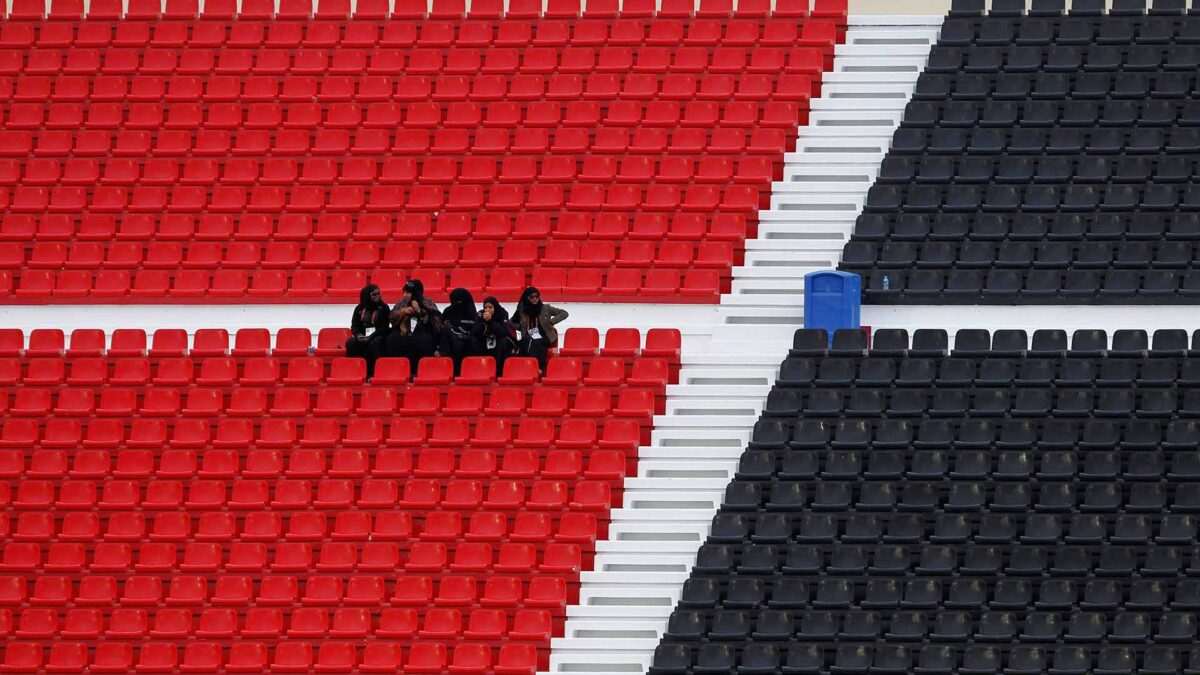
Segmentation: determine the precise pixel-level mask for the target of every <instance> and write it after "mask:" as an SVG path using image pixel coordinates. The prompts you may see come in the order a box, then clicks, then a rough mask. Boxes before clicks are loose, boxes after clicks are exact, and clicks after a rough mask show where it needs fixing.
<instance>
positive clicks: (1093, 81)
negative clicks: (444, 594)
mask: <svg viewBox="0 0 1200 675" xmlns="http://www.w3.org/2000/svg"><path fill="white" fill-rule="evenodd" d="M1192 84H1193V77H1192V75H1191V74H1190V73H1186V72H1155V73H1143V72H1129V73H1078V74H1067V73H1044V72H1043V73H997V74H994V75H985V74H980V73H957V74H947V73H930V72H924V73H921V75H920V77H918V78H917V85H916V88H915V91H914V92H913V98H914V99H916V100H935V99H942V98H949V99H963V100H969V99H979V100H982V99H987V98H994V99H1000V100H1024V99H1030V98H1032V99H1048V100H1052V99H1059V100H1061V99H1064V98H1068V97H1069V98H1082V99H1105V98H1109V97H1112V98H1118V99H1144V98H1146V97H1150V98H1187V97H1189V96H1191V95H1192V93H1193V89H1192Z"/></svg>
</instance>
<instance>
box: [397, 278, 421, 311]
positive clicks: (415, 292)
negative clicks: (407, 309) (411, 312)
mask: <svg viewBox="0 0 1200 675" xmlns="http://www.w3.org/2000/svg"><path fill="white" fill-rule="evenodd" d="M402 292H403V293H408V294H409V295H411V296H412V299H413V300H416V301H417V304H421V305H423V304H425V284H423V283H421V280H420V279H409V280H408V281H406V282H405V283H404V289H403V291H402Z"/></svg>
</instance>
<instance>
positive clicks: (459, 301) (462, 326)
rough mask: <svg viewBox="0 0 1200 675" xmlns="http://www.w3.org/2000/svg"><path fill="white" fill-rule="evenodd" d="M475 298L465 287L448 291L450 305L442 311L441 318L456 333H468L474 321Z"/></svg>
mask: <svg viewBox="0 0 1200 675" xmlns="http://www.w3.org/2000/svg"><path fill="white" fill-rule="evenodd" d="M476 314H477V312H476V309H475V298H473V297H471V292H470V291H468V290H467V289H465V288H456V289H454V290H452V291H450V306H449V307H447V308H446V309H445V310H444V311H443V312H442V320H443V321H445V322H446V326H447V327H448V328H450V330H452V331H455V332H458V333H463V334H466V333H470V332H471V326H472V325H474V323H475V315H476Z"/></svg>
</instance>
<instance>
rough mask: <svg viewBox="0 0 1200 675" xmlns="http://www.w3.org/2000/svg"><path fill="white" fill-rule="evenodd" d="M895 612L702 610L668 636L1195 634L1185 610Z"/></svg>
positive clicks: (1171, 637)
mask: <svg viewBox="0 0 1200 675" xmlns="http://www.w3.org/2000/svg"><path fill="white" fill-rule="evenodd" d="M1022 583H1025V582H1022ZM1002 607H1003V605H1002ZM898 614H900V616H899V618H895V617H894V616H893V615H891V613H882V612H871V611H848V612H837V611H822V610H820V609H815V610H809V611H786V610H775V609H768V610H762V611H759V612H746V611H738V610H724V611H717V612H715V613H713V614H712V615H711V616H708V617H705V616H704V614H703V613H701V612H694V611H687V610H682V611H678V612H676V613H675V614H673V615H672V616H671V619H670V622H669V624H668V627H667V636H668V637H669V638H671V639H675V640H681V641H698V640H699V639H700V638H699V637H698V636H700V635H704V636H706V637H707V638H708V639H709V640H714V641H715V640H720V641H739V640H744V639H746V637H747V635H749V636H751V637H752V638H753V639H755V640H788V639H797V640H801V641H806V640H807V641H813V642H820V641H825V640H835V639H837V640H844V641H848V642H849V641H866V642H875V641H877V640H880V639H884V640H886V641H887V642H900V643H903V642H910V641H929V642H935V643H936V642H965V641H972V642H982V643H991V644H997V645H999V644H1004V643H1010V644H1011V643H1016V644H1020V643H1022V642H1057V641H1058V640H1065V641H1067V642H1092V641H1101V640H1104V641H1108V642H1113V643H1143V642H1145V641H1146V640H1148V639H1155V640H1157V641H1161V642H1167V643H1171V642H1189V641H1191V639H1193V638H1195V636H1196V617H1195V615H1194V614H1190V613H1187V612H1170V613H1168V614H1166V615H1165V616H1163V617H1161V618H1159V617H1156V616H1152V615H1151V614H1149V613H1146V612H1126V613H1122V614H1119V615H1117V616H1116V617H1115V618H1110V617H1107V616H1105V615H1104V614H1102V613H1100V612H1088V611H1082V612H1078V613H1074V614H1071V615H1065V616H1064V615H1060V614H1058V613H1054V612H1031V613H1029V614H1025V613H1023V612H1022V613H1017V612H1001V611H987V612H982V613H980V615H979V616H978V617H975V616H973V615H972V614H971V613H968V612H960V611H952V610H951V611H946V612H941V613H938V614H936V615H934V616H932V617H930V616H925V613H923V612H909V611H905V612H899V613H898ZM893 623H894V624H895V628H893ZM1050 636H1056V637H1050Z"/></svg>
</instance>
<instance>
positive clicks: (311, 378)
mask: <svg viewBox="0 0 1200 675" xmlns="http://www.w3.org/2000/svg"><path fill="white" fill-rule="evenodd" d="M202 358H203V360H202V361H200V362H199V363H198V364H197V363H195V362H194V361H193V359H192V358H188V357H164V358H163V359H162V360H161V361H159V362H158V363H157V364H156V365H154V366H153V370H152V366H151V362H150V360H149V359H147V358H139V357H122V358H119V359H114V360H113V361H112V362H111V363H109V362H107V361H105V360H104V359H101V358H99V357H92V358H88V359H87V360H86V361H81V359H79V358H76V359H71V360H69V362H70V364H71V368H72V375H73V376H75V377H77V378H79V377H83V378H86V379H92V380H93V381H94V380H96V379H100V380H102V381H107V382H108V383H109V384H116V385H121V386H138V387H140V386H145V385H149V384H153V385H155V386H157V387H169V388H172V389H171V390H173V391H176V393H179V392H178V391H177V390H175V389H174V388H175V387H191V386H192V385H201V386H205V387H211V386H218V387H229V386H231V385H234V384H241V385H243V388H242V389H239V390H235V391H234V396H235V397H237V396H246V397H253V398H258V397H260V394H259V393H247V394H238V393H237V392H238V391H259V392H262V394H261V395H265V392H264V391H263V390H261V389H256V388H257V387H276V386H278V385H280V384H283V385H289V386H296V385H301V386H308V385H317V384H322V383H324V384H330V385H351V386H353V385H361V384H363V383H364V381H365V377H366V366H365V362H364V361H363V360H362V359H357V358H335V359H334V360H333V361H332V362H331V363H330V364H329V369H328V371H327V370H326V362H325V361H324V360H322V359H321V358H320V357H294V358H293V359H292V360H291V361H289V363H288V369H287V372H286V377H283V378H281V377H280V375H281V372H280V369H279V362H278V360H277V359H274V358H269V357H247V360H246V361H245V362H244V363H241V364H239V362H238V360H237V359H236V358H234V357H202ZM514 358H515V359H520V360H512V361H506V362H505V369H504V373H503V374H500V377H499V380H497V371H496V364H495V361H494V360H492V358H491V357H486V356H472V357H467V359H464V362H463V364H462V370H461V372H460V373H459V374H458V375H457V376H456V375H455V374H454V363H453V361H452V360H451V359H449V358H448V357H429V358H425V359H422V360H421V361H420V364H419V365H418V366H417V372H416V375H415V376H414V377H412V380H411V381H412V384H414V385H416V386H417V387H446V386H448V385H451V384H458V385H490V384H493V383H496V382H497V381H498V382H499V384H501V385H507V386H513V385H516V386H521V385H527V384H532V383H534V382H535V381H537V378H538V371H537V362H536V361H535V360H534V359H531V358H529V357H514ZM468 359H469V360H468ZM586 361H587V363H586V364H585V358H580V357H574V356H563V355H561V354H560V355H558V356H557V357H556V358H552V359H550V360H549V361H548V362H547V369H546V372H545V374H544V375H543V376H542V377H541V380H540V381H541V384H543V385H550V386H555V387H577V386H579V385H580V384H584V385H592V386H599V387H619V386H621V385H624V384H628V385H630V386H632V387H652V388H658V389H661V388H662V387H664V386H665V385H666V384H667V379H668V377H669V376H668V365H669V362H668V361H667V360H666V359H663V358H652V357H640V358H639V357H637V354H620V355H616V356H611V355H608V356H595V357H590V358H587V359H586ZM67 363H68V360H64V359H63V358H59V357H32V358H29V359H27V361H26V362H25V363H24V367H22V362H21V360H19V359H17V358H15V357H0V386H7V387H15V386H16V385H17V384H23V385H25V386H38V387H47V386H49V387H53V386H57V385H61V384H63V383H64V381H65V379H66V369H67ZM585 365H586V366H587V374H586V375H585V374H584V367H585ZM110 366H111V369H110ZM197 366H199V368H197ZM110 370H111V375H110ZM411 375H412V374H411V366H410V365H409V362H408V359H402V358H384V359H380V360H379V362H378V367H377V369H376V375H375V379H374V380H372V383H373V384H375V385H385V386H387V388H386V389H379V388H376V389H367V390H363V391H361V392H353V393H355V394H356V395H357V396H371V397H385V396H397V395H405V396H429V395H430V392H425V393H420V392H419V391H418V390H412V391H411V392H407V393H406V392H403V391H397V390H395V389H394V388H392V387H393V386H404V385H407V384H408V383H409V381H410V380H409V378H410V376H411ZM87 391H91V390H87ZM200 391H202V390H198V389H197V390H192V391H190V392H187V396H196V397H197V400H199V399H201V398H204V397H208V396H213V395H215V394H203V393H199V392H200ZM213 391H214V392H218V393H222V394H225V393H228V392H227V391H223V390H221V389H214V390H213ZM346 391H351V390H346ZM372 391H374V392H377V393H370V392H372ZM379 392H390V393H379ZM520 393H521V395H522V396H524V394H525V392H524V391H523V390H520ZM432 395H433V396H434V399H433V400H434V401H435V405H436V401H437V400H439V399H438V398H437V396H438V392H437V391H434V392H432ZM449 395H450V398H449V399H448V401H451V402H458V403H459V405H458V406H453V405H452V406H451V407H461V404H463V403H466V402H467V401H476V400H477V399H478V403H480V404H482V395H483V390H481V389H471V388H467V387H459V388H458V389H451V390H449ZM604 395H605V396H608V392H607V391H605V392H604ZM338 396H341V395H340V394H339V395H338ZM535 396H537V392H535ZM226 398H228V397H226ZM535 400H537V399H535ZM226 402H228V401H226Z"/></svg>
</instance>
